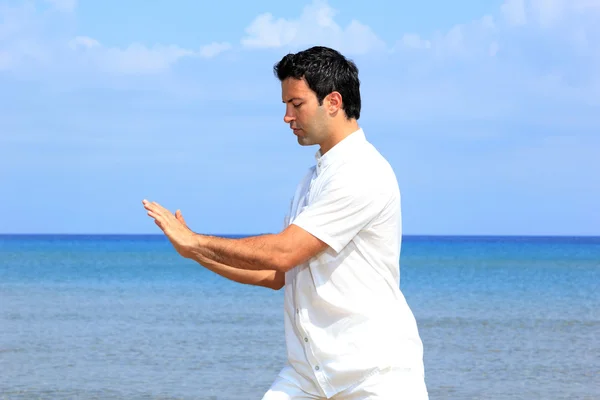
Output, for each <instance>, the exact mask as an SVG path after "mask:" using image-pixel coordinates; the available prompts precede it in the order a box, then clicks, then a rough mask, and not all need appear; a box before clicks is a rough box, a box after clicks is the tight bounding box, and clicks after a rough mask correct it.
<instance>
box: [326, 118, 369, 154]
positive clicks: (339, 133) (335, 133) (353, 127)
mask: <svg viewBox="0 0 600 400" xmlns="http://www.w3.org/2000/svg"><path fill="white" fill-rule="evenodd" d="M358 129H360V126H359V125H358V121H356V120H355V119H352V120H350V121H344V123H342V124H340V125H338V126H336V127H332V129H331V131H330V134H329V138H328V139H327V141H325V142H323V143H321V155H324V154H325V153H327V152H328V151H329V150H331V149H332V148H333V146H335V145H336V144H338V143H339V142H341V141H342V140H344V139H345V138H347V137H348V136H350V134H352V133H353V132H356V131H357V130H358Z"/></svg>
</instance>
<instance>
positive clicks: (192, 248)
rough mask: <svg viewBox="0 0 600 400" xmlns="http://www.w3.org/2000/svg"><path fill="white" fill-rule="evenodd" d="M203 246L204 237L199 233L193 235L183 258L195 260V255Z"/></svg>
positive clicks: (185, 247)
mask: <svg viewBox="0 0 600 400" xmlns="http://www.w3.org/2000/svg"><path fill="white" fill-rule="evenodd" d="M201 246H202V235H198V234H197V233H193V232H192V234H191V236H190V238H189V240H188V241H187V243H186V245H185V246H184V248H183V249H182V250H183V252H182V253H183V254H182V256H183V257H185V258H194V255H195V254H196V253H197V251H198V249H199V248H201Z"/></svg>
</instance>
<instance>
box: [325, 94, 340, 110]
mask: <svg viewBox="0 0 600 400" xmlns="http://www.w3.org/2000/svg"><path fill="white" fill-rule="evenodd" d="M341 109H342V95H341V94H340V92H331V93H329V95H327V110H328V111H329V112H330V113H332V114H334V113H336V112H338V111H339V110H341Z"/></svg>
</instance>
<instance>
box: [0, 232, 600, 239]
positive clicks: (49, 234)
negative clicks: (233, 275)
mask: <svg viewBox="0 0 600 400" xmlns="http://www.w3.org/2000/svg"><path fill="white" fill-rule="evenodd" d="M202 234H203V235H206V236H220V237H224V236H243V237H248V236H259V235H267V234H272V233H271V232H263V233H202ZM1 236H164V234H162V233H131V232H129V233H116V232H113V233H81V232H78V233H74V232H71V233H60V232H55V233H36V232H29V233H4V232H0V237H1ZM402 237H486V238H494V237H498V238H501V237H531V238H574V237H585V238H600V233H599V234H541V233H540V234H521V233H510V234H495V233H404V234H402Z"/></svg>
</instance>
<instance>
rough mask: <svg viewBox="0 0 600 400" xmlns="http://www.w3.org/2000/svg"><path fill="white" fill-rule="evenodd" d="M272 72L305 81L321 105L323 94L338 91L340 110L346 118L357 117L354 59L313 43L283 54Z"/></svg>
mask: <svg viewBox="0 0 600 400" xmlns="http://www.w3.org/2000/svg"><path fill="white" fill-rule="evenodd" d="M273 72H274V73H275V75H276V76H277V77H278V78H279V80H280V81H283V80H285V79H287V78H295V79H302V78H304V79H305V80H306V83H307V84H308V87H309V88H310V89H311V90H312V91H314V92H315V93H316V95H317V99H318V100H319V105H321V104H323V99H324V98H325V96H327V95H328V94H330V93H331V92H334V91H337V92H339V93H340V94H341V95H342V109H343V110H344V111H345V112H346V117H347V118H349V119H350V118H355V119H359V118H360V80H359V79H358V68H357V67H356V64H354V62H352V61H350V60H348V59H346V58H345V57H344V56H343V55H342V54H340V53H339V52H338V51H336V50H333V49H330V48H328V47H322V46H315V47H311V48H309V49H306V50H303V51H300V52H298V53H295V54H292V53H290V54H287V55H285V56H284V57H283V58H282V59H281V61H279V62H278V63H277V64H275V66H274V67H273Z"/></svg>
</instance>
